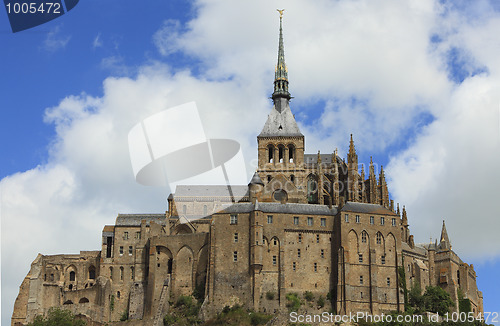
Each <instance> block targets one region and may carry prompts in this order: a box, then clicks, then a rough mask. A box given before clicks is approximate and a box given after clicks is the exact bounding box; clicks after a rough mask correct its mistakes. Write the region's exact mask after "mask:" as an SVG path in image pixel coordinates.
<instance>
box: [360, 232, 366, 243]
mask: <svg viewBox="0 0 500 326" xmlns="http://www.w3.org/2000/svg"><path fill="white" fill-rule="evenodd" d="M361 242H363V243H366V232H365V231H363V233H361Z"/></svg>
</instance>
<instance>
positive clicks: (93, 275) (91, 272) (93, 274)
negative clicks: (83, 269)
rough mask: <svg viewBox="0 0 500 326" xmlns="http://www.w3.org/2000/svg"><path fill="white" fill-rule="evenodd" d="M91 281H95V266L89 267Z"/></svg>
mask: <svg viewBox="0 0 500 326" xmlns="http://www.w3.org/2000/svg"><path fill="white" fill-rule="evenodd" d="M89 279H90V280H95V267H94V266H90V267H89Z"/></svg>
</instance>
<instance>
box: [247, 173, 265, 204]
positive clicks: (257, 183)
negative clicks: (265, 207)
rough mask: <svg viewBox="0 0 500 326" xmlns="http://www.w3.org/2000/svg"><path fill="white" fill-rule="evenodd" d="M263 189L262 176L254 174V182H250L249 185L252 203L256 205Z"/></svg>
mask: <svg viewBox="0 0 500 326" xmlns="http://www.w3.org/2000/svg"><path fill="white" fill-rule="evenodd" d="M262 189H264V182H262V179H261V178H260V176H259V175H258V174H257V172H255V173H254V174H253V177H252V180H250V183H249V184H248V192H249V194H248V195H249V199H250V202H252V203H254V204H255V201H256V200H257V199H258V198H259V196H260V193H261V192H262Z"/></svg>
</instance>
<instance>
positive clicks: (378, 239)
mask: <svg viewBox="0 0 500 326" xmlns="http://www.w3.org/2000/svg"><path fill="white" fill-rule="evenodd" d="M381 243H382V234H381V233H380V232H378V233H377V244H381Z"/></svg>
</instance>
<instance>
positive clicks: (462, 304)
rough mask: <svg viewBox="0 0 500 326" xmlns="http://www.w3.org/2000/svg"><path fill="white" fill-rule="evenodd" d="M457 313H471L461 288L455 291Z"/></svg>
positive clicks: (470, 307)
mask: <svg viewBox="0 0 500 326" xmlns="http://www.w3.org/2000/svg"><path fill="white" fill-rule="evenodd" d="M457 297H458V311H460V312H465V313H469V312H471V311H472V306H471V303H470V300H469V299H467V298H466V297H465V294H464V291H462V289H461V288H458V289H457Z"/></svg>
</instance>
